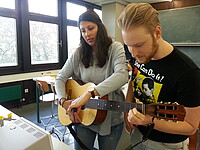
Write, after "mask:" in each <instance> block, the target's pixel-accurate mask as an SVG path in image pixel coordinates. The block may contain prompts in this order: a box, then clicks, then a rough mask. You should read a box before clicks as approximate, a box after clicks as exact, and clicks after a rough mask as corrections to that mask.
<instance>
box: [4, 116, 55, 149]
mask: <svg viewBox="0 0 200 150" xmlns="http://www.w3.org/2000/svg"><path fill="white" fill-rule="evenodd" d="M0 150H53V144H52V140H51V135H50V133H49V132H47V131H45V130H44V129H42V128H40V127H39V126H37V125H35V124H33V123H32V122H30V121H28V120H27V119H25V118H23V117H20V118H19V119H17V120H15V121H12V122H11V123H9V124H6V125H5V126H3V127H0Z"/></svg>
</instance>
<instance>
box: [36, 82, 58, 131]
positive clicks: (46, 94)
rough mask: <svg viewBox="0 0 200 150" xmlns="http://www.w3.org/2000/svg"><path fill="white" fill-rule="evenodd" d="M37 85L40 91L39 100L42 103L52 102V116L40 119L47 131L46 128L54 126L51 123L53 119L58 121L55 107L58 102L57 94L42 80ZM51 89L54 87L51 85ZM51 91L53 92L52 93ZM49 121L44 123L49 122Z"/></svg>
mask: <svg viewBox="0 0 200 150" xmlns="http://www.w3.org/2000/svg"><path fill="white" fill-rule="evenodd" d="M36 85H37V87H38V89H39V99H40V100H41V101H42V102H51V115H50V116H45V117H40V121H41V123H42V124H43V126H44V128H45V130H46V127H48V126H51V125H54V124H52V123H51V121H52V119H54V118H56V119H57V117H56V116H57V115H55V114H54V111H53V110H54V105H55V103H56V101H57V95H56V94H55V92H54V91H53V90H52V89H51V88H50V87H49V84H48V83H47V82H46V81H41V80H36ZM51 87H53V85H52V84H51ZM51 90H52V91H53V92H51ZM47 119H48V121H46V122H45V121H44V120H47Z"/></svg>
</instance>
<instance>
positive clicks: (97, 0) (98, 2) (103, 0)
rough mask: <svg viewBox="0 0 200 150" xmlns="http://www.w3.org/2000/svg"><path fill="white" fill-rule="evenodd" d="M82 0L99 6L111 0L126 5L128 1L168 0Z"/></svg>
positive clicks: (153, 0)
mask: <svg viewBox="0 0 200 150" xmlns="http://www.w3.org/2000/svg"><path fill="white" fill-rule="evenodd" d="M84 1H87V2H90V3H94V4H96V5H99V6H101V5H102V4H108V3H113V2H115V3H120V4H122V5H127V4H129V3H159V2H165V1H169V0H84Z"/></svg>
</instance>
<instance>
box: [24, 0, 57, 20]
mask: <svg viewBox="0 0 200 150" xmlns="http://www.w3.org/2000/svg"><path fill="white" fill-rule="evenodd" d="M28 7H29V12H33V13H39V14H43V15H49V16H58V9H57V8H58V3H57V0H28Z"/></svg>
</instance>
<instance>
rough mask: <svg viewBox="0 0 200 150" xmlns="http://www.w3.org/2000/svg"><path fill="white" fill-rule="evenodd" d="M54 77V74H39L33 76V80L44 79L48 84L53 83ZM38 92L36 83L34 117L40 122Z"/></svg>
mask: <svg viewBox="0 0 200 150" xmlns="http://www.w3.org/2000/svg"><path fill="white" fill-rule="evenodd" d="M55 78H56V76H50V75H48V76H41V77H36V78H33V80H34V81H36V80H41V81H46V82H47V83H48V84H54V83H55ZM39 101H40V100H39V93H38V88H37V85H36V115H37V116H36V118H37V122H38V123H41V121H40V106H39Z"/></svg>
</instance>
